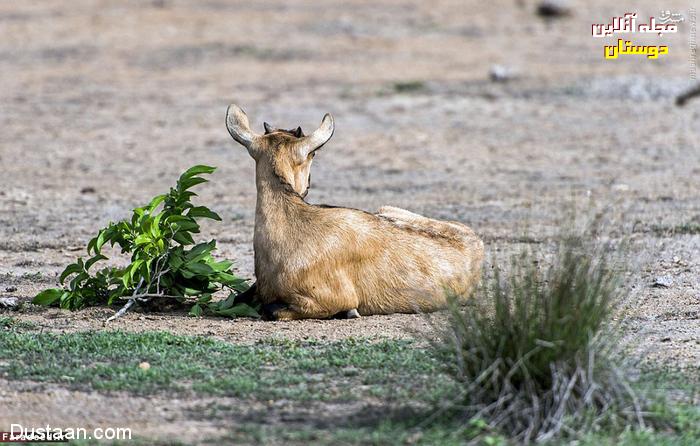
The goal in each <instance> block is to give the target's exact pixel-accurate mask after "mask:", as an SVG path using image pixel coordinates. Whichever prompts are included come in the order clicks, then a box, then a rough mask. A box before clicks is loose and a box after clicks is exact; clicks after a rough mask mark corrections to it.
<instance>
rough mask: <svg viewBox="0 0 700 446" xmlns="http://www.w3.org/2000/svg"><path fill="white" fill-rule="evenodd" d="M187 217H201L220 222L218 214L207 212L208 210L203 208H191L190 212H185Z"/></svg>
mask: <svg viewBox="0 0 700 446" xmlns="http://www.w3.org/2000/svg"><path fill="white" fill-rule="evenodd" d="M187 215H188V216H189V217H193V218H197V217H201V218H210V219H212V220H216V221H221V217H219V214H217V213H216V212H213V211H211V210H209V208H207V207H205V206H195V207H193V208H190V210H189V211H188V212H187Z"/></svg>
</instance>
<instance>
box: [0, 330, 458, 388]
mask: <svg viewBox="0 0 700 446" xmlns="http://www.w3.org/2000/svg"><path fill="white" fill-rule="evenodd" d="M0 360H3V361H0V362H1V363H2V365H0V374H2V376H4V377H5V378H8V379H13V380H34V381H39V382H54V383H62V384H67V385H69V386H71V387H75V388H82V389H94V390H101V391H115V390H123V391H128V392H132V393H134V394H149V393H154V392H181V391H187V390H189V391H193V392H196V393H199V394H206V395H225V396H234V397H250V396H253V397H255V398H258V399H262V400H269V399H278V398H286V399H292V400H344V399H345V400H347V399H355V398H357V397H362V396H366V397H379V398H383V399H390V400H391V399H413V398H421V399H424V398H426V397H427V398H428V399H430V396H431V395H439V394H441V393H442V392H444V391H445V390H446V388H447V387H449V385H450V382H451V381H450V380H449V379H448V378H447V377H445V376H444V375H441V374H440V373H439V370H438V367H439V364H438V363H437V361H435V359H434V358H433V357H432V356H431V355H430V353H429V352H427V351H425V350H422V349H420V348H416V346H415V345H413V344H412V343H411V342H407V341H390V340H384V341H379V342H369V341H368V340H365V339H348V340H344V341H338V342H332V343H325V344H321V343H318V342H296V341H286V340H283V341H280V340H268V341H265V342H261V343H258V344H256V345H233V344H229V343H226V342H222V341H218V340H214V339H210V338H204V337H195V336H177V335H173V334H170V333H165V332H147V333H127V332H122V331H99V332H78V333H68V334H62V335H57V334H51V333H35V332H20V331H16V330H9V331H8V330H5V331H2V332H0ZM142 362H148V363H149V365H150V368H149V369H148V370H143V369H142V368H140V367H139V364H140V363H142Z"/></svg>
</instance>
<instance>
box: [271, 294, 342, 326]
mask: <svg viewBox="0 0 700 446" xmlns="http://www.w3.org/2000/svg"><path fill="white" fill-rule="evenodd" d="M285 300H286V301H287V303H286V304H271V305H268V306H267V308H268V311H266V313H267V314H266V316H267V317H268V318H269V319H271V320H276V321H293V320H297V319H328V318H330V317H331V316H333V315H335V314H337V313H340V312H341V311H348V310H340V309H338V310H333V309H329V308H327V307H323V306H321V305H319V304H318V303H317V302H316V301H315V300H314V299H311V298H309V297H305V296H294V297H293V298H289V299H285ZM350 311H352V310H350Z"/></svg>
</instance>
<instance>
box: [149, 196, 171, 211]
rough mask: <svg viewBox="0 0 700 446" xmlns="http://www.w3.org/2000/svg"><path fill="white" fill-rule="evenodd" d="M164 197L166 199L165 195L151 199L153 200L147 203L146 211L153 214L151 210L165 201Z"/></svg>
mask: <svg viewBox="0 0 700 446" xmlns="http://www.w3.org/2000/svg"><path fill="white" fill-rule="evenodd" d="M166 197H167V195H165V194H163V195H156V196H155V197H153V199H152V200H151V202H150V203H148V206H147V207H148V210H149V211H151V212H153V210H154V209H155V208H156V207H158V205H159V204H161V203H162V202H163V200H165V198H166Z"/></svg>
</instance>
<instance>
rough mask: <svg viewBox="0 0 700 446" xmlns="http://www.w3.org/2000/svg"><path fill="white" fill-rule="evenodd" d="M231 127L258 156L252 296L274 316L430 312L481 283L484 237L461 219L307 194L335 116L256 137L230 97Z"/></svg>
mask: <svg viewBox="0 0 700 446" xmlns="http://www.w3.org/2000/svg"><path fill="white" fill-rule="evenodd" d="M226 127H227V128H228V131H229V133H230V134H231V136H232V137H233V139H235V140H236V141H238V142H239V143H240V144H242V145H243V146H244V147H245V148H246V149H247V150H248V153H249V154H250V156H251V157H253V159H254V160H255V184H256V187H257V204H256V209H255V235H254V242H253V245H254V249H255V276H256V279H257V283H256V293H257V298H258V299H259V300H260V301H261V302H262V303H263V304H264V305H266V309H267V312H268V317H271V318H273V319H278V320H291V319H304V318H328V317H331V316H334V315H336V314H346V315H347V316H348V317H357V316H358V312H359V314H361V315H370V314H387V313H413V312H418V311H422V312H423V311H434V310H437V309H440V308H443V307H445V305H446V303H447V295H448V294H453V295H457V296H465V297H466V296H467V295H468V294H469V292H470V291H471V289H472V288H473V287H474V285H475V284H476V282H477V281H478V280H479V276H480V273H481V263H482V260H483V257H484V249H483V243H482V241H481V240H480V239H479V238H478V237H477V236H476V234H475V233H474V231H472V230H471V229H470V228H469V227H467V226H465V225H463V224H461V223H457V222H448V221H440V220H433V219H430V218H426V217H423V216H421V215H418V214H414V213H412V212H409V211H406V210H403V209H399V208H395V207H388V206H387V207H382V208H381V209H379V212H378V213H376V214H371V213H368V212H364V211H360V210H357V209H348V208H342V207H331V206H324V205H321V206H317V205H311V204H309V203H306V202H305V201H304V197H306V194H307V193H308V190H309V179H310V169H311V163H312V161H313V158H314V154H315V152H316V150H318V149H320V148H321V147H322V146H323V145H324V144H326V143H327V142H328V140H329V139H330V138H331V136H332V135H333V130H334V124H333V118H332V117H331V115H330V114H326V115H325V116H324V117H323V120H322V121H321V125H320V127H319V128H318V129H317V130H315V131H314V132H313V133H311V134H310V135H308V136H306V135H304V134H303V132H302V131H301V128H297V129H296V130H279V129H273V128H272V127H270V126H269V125H267V124H265V133H264V134H256V133H254V132H253V131H252V130H251V128H250V124H249V122H248V117H247V116H246V114H245V112H244V111H243V110H242V109H241V108H240V107H238V106H237V105H235V104H232V105H230V106H229V107H228V110H227V112H226Z"/></svg>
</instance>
